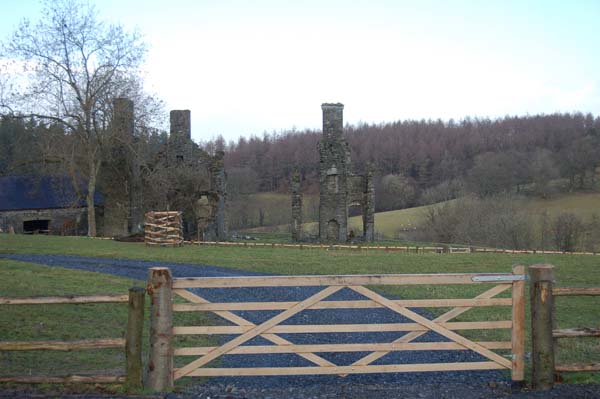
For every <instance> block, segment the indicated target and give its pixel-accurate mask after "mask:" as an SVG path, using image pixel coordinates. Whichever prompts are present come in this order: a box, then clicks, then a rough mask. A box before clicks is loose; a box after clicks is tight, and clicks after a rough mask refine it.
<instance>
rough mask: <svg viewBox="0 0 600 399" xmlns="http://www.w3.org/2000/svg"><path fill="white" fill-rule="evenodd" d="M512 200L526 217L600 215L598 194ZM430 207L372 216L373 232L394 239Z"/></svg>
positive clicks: (355, 222)
mask: <svg viewBox="0 0 600 399" xmlns="http://www.w3.org/2000/svg"><path fill="white" fill-rule="evenodd" d="M453 201H454V200H453ZM516 201H517V204H518V206H519V208H521V209H525V210H527V211H528V212H529V213H530V214H541V213H542V212H544V211H546V212H547V213H548V215H549V216H550V217H551V218H552V217H555V216H556V215H558V214H560V213H562V212H572V213H574V214H576V215H577V216H579V217H580V218H582V219H583V220H589V219H590V218H591V217H592V215H594V214H596V215H597V216H600V193H573V194H567V195H560V196H557V197H555V198H551V199H542V198H533V197H532V198H527V197H523V198H521V199H518V200H516ZM432 206H435V205H426V206H420V207H416V208H408V209H400V210H396V211H389V212H379V213H376V214H375V229H376V230H377V232H379V233H380V234H382V235H383V236H385V237H387V238H398V237H399V232H400V231H403V230H411V229H413V228H415V227H417V226H419V224H421V223H422V221H423V220H424V218H425V216H426V214H427V209H428V208H430V207H432ZM349 222H350V226H351V227H354V228H362V218H361V217H360V216H357V217H352V218H350V221H349Z"/></svg>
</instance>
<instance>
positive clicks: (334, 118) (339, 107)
mask: <svg viewBox="0 0 600 399" xmlns="http://www.w3.org/2000/svg"><path fill="white" fill-rule="evenodd" d="M321 109H322V110H323V136H325V137H328V138H336V137H342V134H343V132H344V104H340V103H337V104H327V103H325V104H321Z"/></svg>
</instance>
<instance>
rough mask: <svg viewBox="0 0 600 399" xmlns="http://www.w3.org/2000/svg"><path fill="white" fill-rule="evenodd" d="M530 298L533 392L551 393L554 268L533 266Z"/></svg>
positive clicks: (552, 373)
mask: <svg viewBox="0 0 600 399" xmlns="http://www.w3.org/2000/svg"><path fill="white" fill-rule="evenodd" d="M529 274H530V278H531V281H530V295H531V343H532V354H531V358H532V363H533V364H532V373H531V382H532V385H533V389H534V390H548V389H551V388H552V386H553V385H554V340H553V338H552V329H553V324H554V323H553V309H554V297H553V296H552V284H553V282H554V266H552V265H545V264H540V265H533V266H531V267H530V268H529Z"/></svg>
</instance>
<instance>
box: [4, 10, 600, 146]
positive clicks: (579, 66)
mask: <svg viewBox="0 0 600 399" xmlns="http://www.w3.org/2000/svg"><path fill="white" fill-rule="evenodd" d="M5 2H7V3H10V6H7V4H3V3H5ZM0 3H2V4H3V7H2V13H1V14H0V37H2V39H4V38H5V37H7V35H9V34H10V33H11V32H12V31H13V30H14V28H15V27H16V26H17V24H18V22H19V21H20V20H21V19H22V18H23V17H25V16H27V17H28V18H30V19H31V20H34V21H35V20H37V19H38V18H39V17H40V9H41V8H42V7H41V5H40V2H39V1H38V0H18V1H17V0H14V1H13V0H0ZM94 3H95V4H96V5H97V7H98V9H99V10H100V12H101V15H102V16H103V17H104V18H105V19H108V20H111V21H113V22H118V23H121V24H122V25H124V26H125V27H127V28H129V29H134V28H137V29H139V30H140V31H141V32H142V33H143V34H144V36H145V40H146V42H147V43H148V45H149V52H148V57H147V62H146V64H145V71H146V81H147V88H148V89H149V90H150V91H152V92H154V93H156V94H157V95H158V96H159V97H160V98H162V99H163V100H164V101H165V102H166V104H167V108H168V109H190V110H191V112H192V135H193V138H194V139H196V140H208V139H210V138H213V137H215V136H216V135H218V134H222V135H223V136H224V137H225V138H226V139H227V140H230V139H237V137H239V136H240V135H244V136H249V135H251V134H254V135H261V134H262V133H263V132H264V131H267V132H273V131H281V130H286V129H290V128H292V127H296V128H297V129H302V128H317V129H318V128H320V126H321V108H320V105H321V103H323V102H341V103H344V104H345V110H344V117H345V121H346V122H349V123H357V122H359V121H363V122H377V123H379V122H385V121H394V120H401V119H421V118H425V119H429V118H432V119H437V118H442V119H450V118H454V119H460V118H463V117H465V116H467V115H470V116H481V117H492V118H494V117H499V116H504V115H507V114H510V115H524V114H536V113H552V112H556V111H562V112H572V111H581V112H592V113H594V114H596V115H597V114H599V113H600V28H599V26H600V1H597V0H590V1H576V0H565V1H560V2H559V1H550V0H543V1H520V0H519V1H509V0H500V1H491V0H489V1H476V0H473V1H441V0H440V1H424V0H418V1H417V0H414V1H377V0H369V1H356V0H353V1H349V0H346V1H326V0H320V1H258V0H254V1H250V0H248V1H225V0H220V1H217V0H214V1H201V0H169V1H164V0H97V1H95V2H94Z"/></svg>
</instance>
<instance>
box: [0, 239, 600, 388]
mask: <svg viewBox="0 0 600 399" xmlns="http://www.w3.org/2000/svg"><path fill="white" fill-rule="evenodd" d="M17 253H21V254H28V253H29V254H63V255H81V256H96V257H110V258H117V259H118V258H129V259H144V260H156V261H170V262H185V263H195V264H209V265H214V266H222V267H231V268H238V269H242V270H248V271H256V272H265V273H277V274H364V273H457V272H509V271H510V270H511V266H512V265H513V264H523V265H525V266H529V265H532V264H537V263H551V264H553V265H555V266H556V278H557V285H559V286H577V287H586V286H600V257H599V256H578V255H540V254H537V255H511V254H406V253H398V252H384V251H369V252H367V251H349V250H334V251H330V250H322V249H314V250H313V249H304V250H300V249H287V248H244V247H227V248H221V247H205V246H202V247H199V246H183V247H179V248H147V247H145V246H144V245H143V244H139V243H121V242H115V241H111V240H95V239H89V238H85V237H52V236H50V237H49V236H18V235H6V234H4V235H0V255H1V254H17ZM7 266H8V267H7ZM17 269H19V264H18V263H17V262H13V261H8V260H7V261H3V263H2V264H0V278H1V279H4V278H5V276H10V275H11V273H14V270H17ZM30 273H33V272H30ZM65 273H66V274H65V275H69V274H70V273H71V272H65ZM9 285H10V283H9ZM126 285H127V284H125V285H124V287H125V286H126ZM82 286H83V285H82ZM482 288H483V287H480V286H468V287H462V286H454V287H442V288H434V287H419V288H415V287H397V288H393V289H386V292H388V293H389V294H392V295H397V296H401V297H404V298H425V297H437V298H452V297H456V298H459V297H464V298H467V297H473V296H475V295H477V294H478V293H479V292H480V291H482ZM597 309H598V299H597V298H585V297H575V298H559V300H558V301H557V317H558V327H559V328H567V327H579V326H581V327H583V326H588V327H589V326H598V325H600V312H598V311H597ZM443 310H444V309H437V310H434V309H432V310H431V312H432V313H435V312H436V311H443ZM506 310H507V309H497V308H482V309H478V310H476V311H470V312H467V313H465V314H464V316H463V317H462V318H460V319H458V320H457V321H461V320H463V321H468V320H473V319H475V318H479V319H481V318H482V317H485V318H486V319H502V318H506V317H507V316H508V317H510V316H509V315H507V313H506ZM491 334H492V335H491V336H490V335H486V337H487V338H490V339H491V338H494V339H495V338H498V337H500V338H502V337H504V335H502V334H505V332H494V331H492V332H491ZM0 339H4V338H2V337H0ZM560 348H561V349H560V351H559V355H558V359H559V361H560V362H562V363H567V362H568V363H570V362H577V361H579V362H584V361H596V362H598V361H600V351H598V343H597V342H596V341H593V340H561V341H560ZM568 378H570V379H576V380H577V379H578V380H590V379H589V378H588V377H586V376H585V375H574V376H569V377H568ZM592 380H593V378H592Z"/></svg>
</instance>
